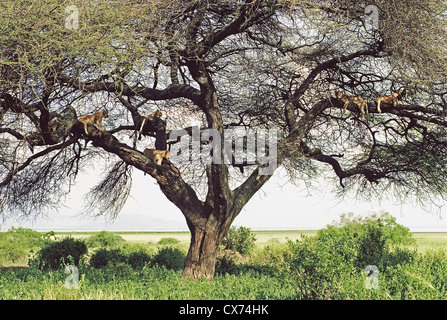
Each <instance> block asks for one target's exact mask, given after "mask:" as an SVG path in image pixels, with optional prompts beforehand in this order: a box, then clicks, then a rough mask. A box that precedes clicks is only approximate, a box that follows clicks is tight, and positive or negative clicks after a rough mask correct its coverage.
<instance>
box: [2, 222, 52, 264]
mask: <svg viewBox="0 0 447 320" xmlns="http://www.w3.org/2000/svg"><path fill="white" fill-rule="evenodd" d="M52 235H54V233H52V232H48V233H41V232H37V231H34V230H31V229H27V228H14V227H11V228H10V229H9V230H8V231H7V232H1V233H0V264H7V263H11V262H12V263H26V262H27V259H28V255H29V254H30V253H32V252H33V251H34V250H38V249H39V248H40V247H41V246H43V245H44V244H45V243H47V242H49V241H51V238H50V237H51V236H52Z"/></svg>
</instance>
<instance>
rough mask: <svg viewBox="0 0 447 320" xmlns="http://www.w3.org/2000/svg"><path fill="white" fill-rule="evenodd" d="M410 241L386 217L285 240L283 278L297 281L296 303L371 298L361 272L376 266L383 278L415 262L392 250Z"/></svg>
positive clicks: (404, 252)
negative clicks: (287, 254) (287, 250)
mask: <svg viewBox="0 0 447 320" xmlns="http://www.w3.org/2000/svg"><path fill="white" fill-rule="evenodd" d="M396 230H397V231H396ZM409 237H410V236H409V234H407V233H406V232H405V228H404V227H402V226H399V225H397V223H396V222H395V220H394V219H389V217H388V216H386V215H385V216H383V215H382V216H380V217H377V216H374V217H370V218H367V219H357V220H351V221H346V220H345V221H343V223H342V224H339V225H338V226H337V227H336V226H327V228H325V229H322V230H319V231H318V232H317V234H316V236H314V237H303V238H302V239H301V240H297V241H296V242H292V241H289V243H288V244H289V247H290V249H291V256H290V258H289V259H288V260H287V262H286V274H287V275H288V276H290V277H291V278H292V279H294V280H295V282H296V284H297V296H298V298H300V299H335V298H336V299H340V298H358V297H359V296H360V297H362V295H367V294H370V295H371V293H370V292H369V293H367V292H366V291H365V290H364V286H363V285H362V277H364V275H363V273H364V269H365V267H366V266H368V265H374V266H376V267H377V268H378V270H379V271H380V274H382V275H386V272H387V268H391V269H390V272H400V270H401V269H400V268H405V267H404V265H406V264H408V263H409V262H412V261H413V260H414V259H415V252H411V251H409V250H404V249H402V248H398V247H396V248H393V245H397V244H401V243H403V242H409V241H408V239H407V238H409ZM393 266H398V267H397V269H396V268H394V269H393V268H392V267H393ZM359 284H360V285H359ZM400 286H403V287H405V285H403V284H400ZM396 288H397V287H396ZM399 290H400V291H402V290H401V289H400V287H399V288H397V289H394V291H393V292H398V291H399ZM374 294H376V293H374ZM401 295H402V294H401Z"/></svg>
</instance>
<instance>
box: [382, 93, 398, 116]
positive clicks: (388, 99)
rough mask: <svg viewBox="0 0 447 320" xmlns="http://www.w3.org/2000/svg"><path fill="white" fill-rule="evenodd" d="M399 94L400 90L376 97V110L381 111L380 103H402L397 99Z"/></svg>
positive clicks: (394, 105)
mask: <svg viewBox="0 0 447 320" xmlns="http://www.w3.org/2000/svg"><path fill="white" fill-rule="evenodd" d="M400 96H401V92H400V91H396V92H394V93H393V94H390V95H388V96H381V97H378V98H377V99H376V103H377V110H378V111H379V112H380V113H382V110H380V103H381V102H383V103H390V104H391V103H392V104H393V107H396V106H397V105H398V104H402V102H400V101H399V97H400Z"/></svg>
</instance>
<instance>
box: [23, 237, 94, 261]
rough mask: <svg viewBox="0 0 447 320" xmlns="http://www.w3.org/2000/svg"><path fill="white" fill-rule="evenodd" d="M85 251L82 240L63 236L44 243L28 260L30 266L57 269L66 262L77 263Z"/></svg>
mask: <svg viewBox="0 0 447 320" xmlns="http://www.w3.org/2000/svg"><path fill="white" fill-rule="evenodd" d="M86 253H87V245H86V244H85V243H84V242H83V241H82V240H75V239H73V238H65V239H62V240H60V241H55V242H51V243H48V244H47V245H45V246H44V247H43V248H42V249H41V250H40V251H38V252H37V254H36V257H35V258H34V259H33V260H31V261H30V266H35V267H37V268H39V269H58V268H59V267H61V266H63V265H66V264H74V265H79V262H80V261H81V259H82V258H83V256H84V255H85V254H86Z"/></svg>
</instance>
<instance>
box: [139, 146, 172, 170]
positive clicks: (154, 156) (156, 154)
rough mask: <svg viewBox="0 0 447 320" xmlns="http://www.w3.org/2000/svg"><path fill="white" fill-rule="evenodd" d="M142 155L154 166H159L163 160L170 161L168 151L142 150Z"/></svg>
mask: <svg viewBox="0 0 447 320" xmlns="http://www.w3.org/2000/svg"><path fill="white" fill-rule="evenodd" d="M143 154H144V155H145V156H146V157H147V158H149V159H151V160H152V161H153V162H154V163H155V164H158V165H159V166H161V163H162V161H163V159H166V160H169V159H171V154H170V153H169V151H168V150H156V149H147V148H146V149H144V152H143Z"/></svg>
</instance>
